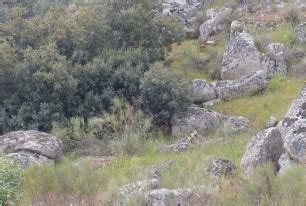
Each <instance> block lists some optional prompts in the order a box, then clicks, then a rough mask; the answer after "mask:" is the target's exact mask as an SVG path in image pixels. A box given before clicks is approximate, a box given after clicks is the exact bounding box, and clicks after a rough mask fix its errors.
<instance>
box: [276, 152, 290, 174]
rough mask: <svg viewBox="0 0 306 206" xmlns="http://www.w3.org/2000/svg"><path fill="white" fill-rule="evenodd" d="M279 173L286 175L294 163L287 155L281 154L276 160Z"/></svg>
mask: <svg viewBox="0 0 306 206" xmlns="http://www.w3.org/2000/svg"><path fill="white" fill-rule="evenodd" d="M278 165H279V171H278V172H279V173H286V172H287V171H288V170H289V169H290V168H291V167H292V166H293V165H294V161H293V160H292V159H291V158H290V157H289V155H288V154H287V153H283V154H282V156H281V157H280V158H279V160H278Z"/></svg>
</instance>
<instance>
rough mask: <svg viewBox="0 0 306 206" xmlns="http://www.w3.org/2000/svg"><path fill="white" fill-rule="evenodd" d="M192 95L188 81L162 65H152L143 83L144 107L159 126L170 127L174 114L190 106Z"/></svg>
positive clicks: (142, 96)
mask: <svg viewBox="0 0 306 206" xmlns="http://www.w3.org/2000/svg"><path fill="white" fill-rule="evenodd" d="M190 93H191V92H190V85H189V83H188V81H186V80H185V79H184V78H183V77H181V76H178V75H175V74H172V73H171V72H170V71H169V69H168V68H165V67H164V66H163V65H162V64H161V63H156V64H154V65H152V67H151V68H150V70H149V71H148V72H147V73H145V75H144V78H143V79H142V81H141V98H142V104H143V107H144V108H145V110H146V111H148V112H150V113H152V115H153V119H154V122H155V123H156V124H157V125H163V126H169V125H170V121H171V118H172V116H173V114H174V113H176V112H181V111H183V110H184V109H186V108H187V107H188V106H189V105H190V103H191V101H190Z"/></svg>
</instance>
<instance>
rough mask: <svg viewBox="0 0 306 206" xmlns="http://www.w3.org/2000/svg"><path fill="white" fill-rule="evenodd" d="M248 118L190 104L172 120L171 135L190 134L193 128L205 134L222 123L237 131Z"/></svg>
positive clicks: (240, 129) (241, 129)
mask: <svg viewBox="0 0 306 206" xmlns="http://www.w3.org/2000/svg"><path fill="white" fill-rule="evenodd" d="M248 124H249V120H248V119H246V118H243V117H230V116H226V115H223V114H220V113H217V112H214V111H210V110H207V109H203V108H200V107H196V106H192V107H189V108H188V110H187V111H186V112H185V113H184V114H181V115H179V116H175V117H174V118H173V120H172V135H173V136H185V135H188V134H191V133H192V132H193V131H194V130H196V131H197V132H198V134H199V135H204V134H207V133H208V132H209V131H211V130H213V129H216V128H218V127H220V126H222V125H225V126H227V127H229V128H230V129H231V130H233V131H235V132H238V131H243V130H245V129H246V128H247V127H248Z"/></svg>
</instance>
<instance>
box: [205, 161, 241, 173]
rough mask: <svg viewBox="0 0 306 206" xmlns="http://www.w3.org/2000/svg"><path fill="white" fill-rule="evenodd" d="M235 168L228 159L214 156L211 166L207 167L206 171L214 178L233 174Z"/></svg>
mask: <svg viewBox="0 0 306 206" xmlns="http://www.w3.org/2000/svg"><path fill="white" fill-rule="evenodd" d="M236 169H237V168H236V166H235V165H234V164H233V163H232V162H231V161H230V160H227V159H224V158H214V159H213V161H212V164H211V166H210V167H209V168H208V172H210V173H211V174H212V175H213V176H214V177H216V178H221V177H222V176H228V175H233V174H235V172H236Z"/></svg>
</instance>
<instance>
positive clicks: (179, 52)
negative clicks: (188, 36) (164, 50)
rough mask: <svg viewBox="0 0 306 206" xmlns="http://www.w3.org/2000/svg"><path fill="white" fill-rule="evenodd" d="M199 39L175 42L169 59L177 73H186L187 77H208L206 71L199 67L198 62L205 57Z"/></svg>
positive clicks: (190, 78) (191, 78)
mask: <svg viewBox="0 0 306 206" xmlns="http://www.w3.org/2000/svg"><path fill="white" fill-rule="evenodd" d="M198 44H199V43H198V41H197V40H187V41H184V42H182V43H181V44H173V45H172V49H171V53H169V55H168V57H167V61H169V62H170V63H171V66H170V67H171V69H172V71H173V72H174V73H175V74H180V75H184V76H185V77H186V78H187V79H189V80H193V79H203V78H208V76H207V75H206V72H205V71H204V70H201V69H200V68H199V67H198V62H199V61H200V60H202V59H204V58H205V54H204V53H203V52H201V50H200V48H199V46H198Z"/></svg>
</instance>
